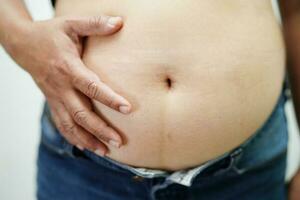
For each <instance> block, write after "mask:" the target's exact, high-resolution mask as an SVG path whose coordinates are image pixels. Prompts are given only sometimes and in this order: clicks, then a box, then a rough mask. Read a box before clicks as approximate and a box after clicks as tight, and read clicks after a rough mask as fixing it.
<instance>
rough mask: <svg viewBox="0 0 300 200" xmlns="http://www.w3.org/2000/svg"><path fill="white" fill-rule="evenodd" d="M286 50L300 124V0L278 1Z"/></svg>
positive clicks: (299, 122)
mask: <svg viewBox="0 0 300 200" xmlns="http://www.w3.org/2000/svg"><path fill="white" fill-rule="evenodd" d="M279 5H280V11H281V14H282V23H283V24H282V25H283V32H284V36H285V43H286V51H287V71H288V76H289V80H290V84H291V92H292V97H293V102H294V106H295V112H296V117H297V121H298V124H299V125H300V1H299V0H281V1H279Z"/></svg>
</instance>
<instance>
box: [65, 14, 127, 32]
mask: <svg viewBox="0 0 300 200" xmlns="http://www.w3.org/2000/svg"><path fill="white" fill-rule="evenodd" d="M122 25H123V20H122V18H121V17H111V16H106V15H103V16H93V17H76V18H70V19H65V23H64V26H65V27H64V28H65V30H66V31H67V32H69V33H70V32H75V33H76V34H78V35H79V36H91V35H101V36H104V35H110V34H112V33H115V32H117V31H118V30H119V29H120V28H121V27H122Z"/></svg>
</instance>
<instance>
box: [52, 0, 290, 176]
mask: <svg viewBox="0 0 300 200" xmlns="http://www.w3.org/2000/svg"><path fill="white" fill-rule="evenodd" d="M69 14H71V15H100V14H107V15H118V16H122V17H123V19H124V26H123V28H122V29H121V31H120V32H119V33H117V34H115V35H113V36H111V37H90V38H88V40H87V43H86V44H87V45H86V47H85V49H84V54H83V61H84V62H85V64H86V65H87V66H88V67H89V68H90V69H92V70H93V71H94V72H95V73H97V74H98V75H99V77H100V78H101V79H102V80H103V81H104V82H105V83H106V84H108V85H109V86H110V87H111V88H112V89H113V90H115V91H116V92H117V93H119V94H121V95H122V96H124V97H125V98H126V99H127V100H129V101H130V102H131V104H132V107H133V110H132V113H131V114H129V115H123V114H121V113H118V112H116V111H114V110H112V109H110V108H108V107H106V106H105V105H102V104H100V103H97V102H94V106H95V109H96V110H97V112H98V113H99V115H101V116H102V117H103V118H104V119H105V120H107V122H108V123H109V124H110V125H111V126H112V127H114V128H115V129H116V130H118V131H119V132H120V133H121V135H122V137H123V139H124V141H125V145H123V146H122V147H121V148H120V149H116V148H109V153H108V154H107V156H108V157H110V158H112V159H114V160H117V161H119V162H122V163H125V164H129V165H132V166H138V167H149V168H155V169H167V170H178V169H183V168H187V167H193V166H196V165H199V164H201V163H203V162H205V161H208V160H210V159H213V158H215V157H217V156H219V155H221V154H223V153H225V152H226V151H229V150H231V149H233V148H234V147H236V146H238V145H239V144H241V143H242V142H244V141H245V140H246V139H247V138H249V137H250V136H251V135H252V134H254V133H255V131H256V130H257V129H258V128H259V127H260V126H262V124H263V123H264V122H265V120H266V119H267V117H268V116H269V115H270V113H271V111H272V109H273V107H274V105H275V103H276V100H277V98H278V96H279V93H280V91H281V86H282V82H283V77H284V62H285V57H284V55H285V52H284V45H283V40H282V35H281V30H280V27H279V25H278V23H277V21H276V19H275V17H274V14H273V10H272V6H271V2H270V1H268V0H252V1H247V2H246V1H241V0H229V1H221V0H210V1H199V0H184V1H183V0H172V1H171V0H163V1H158V0H153V1H149V0H122V1H121V0H110V1H103V0H90V1H81V0H72V1H71V0H60V1H58V2H57V5H56V15H57V16H59V15H69ZM167 77H169V78H170V79H171V80H172V87H171V88H169V87H168V86H167V84H166V82H165V79H166V78H167Z"/></svg>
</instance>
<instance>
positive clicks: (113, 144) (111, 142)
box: [108, 140, 121, 148]
mask: <svg viewBox="0 0 300 200" xmlns="http://www.w3.org/2000/svg"><path fill="white" fill-rule="evenodd" d="M108 143H109V144H110V145H112V146H114V147H117V148H119V147H120V146H121V143H120V142H117V141H114V140H109V142H108Z"/></svg>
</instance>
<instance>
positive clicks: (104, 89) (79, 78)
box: [73, 59, 131, 114]
mask: <svg viewBox="0 0 300 200" xmlns="http://www.w3.org/2000/svg"><path fill="white" fill-rule="evenodd" d="M73 62H74V64H73V66H74V68H73V74H74V75H73V76H74V78H73V85H74V86H75V87H76V88H77V89H78V90H80V91H81V92H82V93H84V94H85V95H86V96H88V97H89V98H91V99H95V100H97V101H99V102H101V103H103V104H104V105H106V106H108V107H110V108H112V109H114V110H116V111H119V112H121V113H123V114H128V113H130V111H131V105H130V103H129V102H128V101H127V100H126V99H125V98H124V97H122V96H121V95H119V94H117V93H116V92H114V91H113V90H112V89H111V88H110V87H108V86H107V85H106V84H105V83H103V82H102V81H101V80H100V78H99V77H98V76H97V75H96V74H94V73H93V72H92V71H90V70H89V69H87V68H86V67H85V66H84V64H83V63H82V61H81V60H80V59H75V60H74V61H73Z"/></svg>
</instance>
